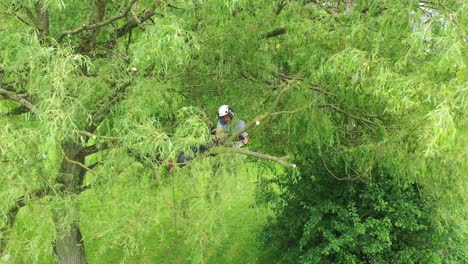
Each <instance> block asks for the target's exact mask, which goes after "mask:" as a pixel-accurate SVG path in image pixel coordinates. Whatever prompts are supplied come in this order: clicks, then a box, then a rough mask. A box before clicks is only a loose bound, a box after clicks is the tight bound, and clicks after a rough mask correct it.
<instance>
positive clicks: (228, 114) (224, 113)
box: [218, 105, 234, 123]
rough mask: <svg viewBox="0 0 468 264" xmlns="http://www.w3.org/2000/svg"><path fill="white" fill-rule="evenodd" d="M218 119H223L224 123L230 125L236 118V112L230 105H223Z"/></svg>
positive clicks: (219, 110)
mask: <svg viewBox="0 0 468 264" xmlns="http://www.w3.org/2000/svg"><path fill="white" fill-rule="evenodd" d="M218 118H220V119H222V120H223V122H224V123H229V122H231V120H232V119H233V118H234V111H232V109H231V108H230V107H229V105H222V106H220V107H219V109H218Z"/></svg>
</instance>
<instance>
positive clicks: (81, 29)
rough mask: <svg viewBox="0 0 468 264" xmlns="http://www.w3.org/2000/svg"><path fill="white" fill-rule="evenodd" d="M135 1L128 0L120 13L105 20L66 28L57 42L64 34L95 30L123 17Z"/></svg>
mask: <svg viewBox="0 0 468 264" xmlns="http://www.w3.org/2000/svg"><path fill="white" fill-rule="evenodd" d="M136 1H137V0H132V1H131V2H130V4H129V5H128V7H127V8H126V9H125V10H124V11H123V12H122V13H120V14H118V15H116V16H113V17H111V18H109V19H108V20H106V21H102V22H99V23H95V24H91V25H83V26H81V27H79V28H76V29H73V30H66V31H64V32H62V33H60V35H59V36H58V37H57V39H56V40H57V42H61V41H62V40H63V38H64V37H66V36H70V35H75V34H78V33H81V32H83V31H86V30H95V29H98V28H101V27H104V26H107V25H109V24H110V23H112V22H114V21H116V20H119V19H121V18H124V17H125V16H127V14H128V12H129V11H130V9H131V8H132V6H133V4H134V3H135V2H136Z"/></svg>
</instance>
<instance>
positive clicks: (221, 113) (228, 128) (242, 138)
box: [215, 105, 249, 147]
mask: <svg viewBox="0 0 468 264" xmlns="http://www.w3.org/2000/svg"><path fill="white" fill-rule="evenodd" d="M244 127H245V122H244V121H243V120H241V119H234V111H233V110H232V108H231V107H229V106H228V105H222V106H220V107H219V109H218V124H217V126H216V131H215V136H216V140H217V141H218V142H219V141H221V142H223V141H224V140H225V139H226V138H229V137H230V136H231V135H233V134H234V133H236V132H238V131H240V130H242V129H244ZM248 142H249V136H248V134H247V132H245V131H244V132H242V133H241V134H240V135H239V141H238V143H237V144H236V145H237V146H239V147H242V146H244V145H246V144H247V143H248Z"/></svg>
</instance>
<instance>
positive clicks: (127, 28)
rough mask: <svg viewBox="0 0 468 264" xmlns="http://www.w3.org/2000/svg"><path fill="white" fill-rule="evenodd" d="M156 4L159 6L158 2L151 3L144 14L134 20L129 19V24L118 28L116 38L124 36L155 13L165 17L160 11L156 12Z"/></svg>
mask: <svg viewBox="0 0 468 264" xmlns="http://www.w3.org/2000/svg"><path fill="white" fill-rule="evenodd" d="M156 6H157V4H153V5H151V6H150V8H149V9H148V10H147V11H145V12H143V13H142V14H140V15H138V16H136V18H133V19H132V20H130V21H128V23H127V24H125V25H123V26H122V27H120V28H119V29H117V31H116V33H115V39H118V38H120V37H122V36H124V35H125V34H127V33H128V32H129V31H130V30H132V29H133V28H135V27H137V26H138V25H140V24H141V23H143V22H145V21H146V20H148V19H150V18H151V17H152V16H154V15H159V16H162V17H164V15H162V14H158V13H156V12H155V10H156Z"/></svg>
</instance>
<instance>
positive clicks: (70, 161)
mask: <svg viewBox="0 0 468 264" xmlns="http://www.w3.org/2000/svg"><path fill="white" fill-rule="evenodd" d="M62 154H63V158H64V159H65V160H66V161H67V162H69V163H71V164H75V165H77V166H78V167H81V168H83V169H85V170H86V171H88V172H91V173H94V171H93V170H92V169H90V168H88V167H86V165H84V164H83V163H81V162H79V161H76V160H72V159H70V158H69V157H67V155H66V154H65V151H63V149H62Z"/></svg>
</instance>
